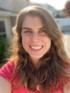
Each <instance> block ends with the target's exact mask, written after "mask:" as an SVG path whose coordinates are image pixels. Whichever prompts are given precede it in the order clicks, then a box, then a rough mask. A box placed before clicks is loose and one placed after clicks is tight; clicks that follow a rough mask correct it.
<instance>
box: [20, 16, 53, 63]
mask: <svg viewBox="0 0 70 93" xmlns="http://www.w3.org/2000/svg"><path fill="white" fill-rule="evenodd" d="M43 29H44V26H43V24H42V21H41V19H40V18H39V17H37V16H26V17H25V20H24V22H23V24H22V32H21V36H22V45H23V48H24V49H25V50H26V51H27V53H28V54H29V55H30V57H31V58H32V60H33V62H34V64H37V62H39V59H40V58H41V57H42V56H43V55H44V54H45V53H47V52H48V50H49V49H50V47H51V40H50V38H49V37H48V35H47V34H46V33H45V32H44V31H43Z"/></svg>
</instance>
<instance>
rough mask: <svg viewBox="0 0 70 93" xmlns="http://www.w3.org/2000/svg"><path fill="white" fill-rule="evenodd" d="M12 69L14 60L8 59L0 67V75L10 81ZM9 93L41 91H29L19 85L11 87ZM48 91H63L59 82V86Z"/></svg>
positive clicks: (54, 92) (37, 92)
mask: <svg viewBox="0 0 70 93" xmlns="http://www.w3.org/2000/svg"><path fill="white" fill-rule="evenodd" d="M14 71H15V65H14V62H11V61H9V62H7V63H6V64H5V65H4V66H3V67H2V68H1V69H0V76H2V77H3V78H5V79H6V80H8V81H9V82H10V81H11V79H12V77H13V73H14ZM17 82H18V81H17ZM11 83H12V82H11ZM11 93H41V92H40V91H37V90H36V91H35V92H33V91H30V90H28V89H27V88H25V87H23V86H21V87H19V88H14V87H12V92H11ZM50 93H63V86H62V84H59V86H58V87H57V88H56V89H54V88H52V89H51V92H50Z"/></svg>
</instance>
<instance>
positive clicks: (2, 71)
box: [0, 60, 15, 80]
mask: <svg viewBox="0 0 70 93" xmlns="http://www.w3.org/2000/svg"><path fill="white" fill-rule="evenodd" d="M14 69H15V65H14V62H13V61H12V60H9V61H8V62H6V63H5V64H4V65H3V66H2V67H1V68H0V76H2V77H4V78H5V79H7V80H10V79H11V77H12V75H13V73H14Z"/></svg>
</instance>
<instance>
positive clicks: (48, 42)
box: [45, 38, 51, 48]
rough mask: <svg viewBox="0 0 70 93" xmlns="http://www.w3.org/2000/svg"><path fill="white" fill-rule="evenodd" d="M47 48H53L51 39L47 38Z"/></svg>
mask: <svg viewBox="0 0 70 93" xmlns="http://www.w3.org/2000/svg"><path fill="white" fill-rule="evenodd" d="M45 46H46V47H47V48H50V47H51V40H50V39H49V38H46V39H45Z"/></svg>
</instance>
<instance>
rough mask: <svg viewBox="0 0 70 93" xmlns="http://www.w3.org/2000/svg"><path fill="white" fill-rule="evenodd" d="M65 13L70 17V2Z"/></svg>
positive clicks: (66, 5) (67, 3) (66, 4)
mask: <svg viewBox="0 0 70 93" xmlns="http://www.w3.org/2000/svg"><path fill="white" fill-rule="evenodd" d="M65 11H66V13H67V15H68V16H70V0H69V1H67V2H66V3H65Z"/></svg>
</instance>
